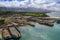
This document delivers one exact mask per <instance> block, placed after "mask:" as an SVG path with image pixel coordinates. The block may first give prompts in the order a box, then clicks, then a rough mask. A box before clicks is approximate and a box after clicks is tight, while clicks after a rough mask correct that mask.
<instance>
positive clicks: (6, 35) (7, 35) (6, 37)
mask: <svg viewBox="0 0 60 40" xmlns="http://www.w3.org/2000/svg"><path fill="white" fill-rule="evenodd" d="M2 36H3V39H4V40H10V39H11V35H10V33H9V31H8V29H7V28H4V29H3V30H2Z"/></svg>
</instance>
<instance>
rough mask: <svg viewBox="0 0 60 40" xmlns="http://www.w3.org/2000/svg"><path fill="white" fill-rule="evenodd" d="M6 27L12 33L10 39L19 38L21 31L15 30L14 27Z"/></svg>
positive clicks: (15, 39)
mask: <svg viewBox="0 0 60 40" xmlns="http://www.w3.org/2000/svg"><path fill="white" fill-rule="evenodd" d="M8 29H9V31H10V33H11V35H12V39H14V40H17V39H18V40H19V39H20V38H21V33H20V32H19V31H18V30H16V28H15V27H9V28H8Z"/></svg>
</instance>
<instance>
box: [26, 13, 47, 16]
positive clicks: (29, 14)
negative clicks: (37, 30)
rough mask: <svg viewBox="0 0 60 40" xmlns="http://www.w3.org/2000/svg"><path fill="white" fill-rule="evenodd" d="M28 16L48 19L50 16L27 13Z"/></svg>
mask: <svg viewBox="0 0 60 40" xmlns="http://www.w3.org/2000/svg"><path fill="white" fill-rule="evenodd" d="M26 16H34V17H48V15H46V14H44V13H26Z"/></svg>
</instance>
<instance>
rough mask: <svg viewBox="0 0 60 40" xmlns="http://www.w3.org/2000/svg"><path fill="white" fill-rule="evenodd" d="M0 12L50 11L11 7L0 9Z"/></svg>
mask: <svg viewBox="0 0 60 40" xmlns="http://www.w3.org/2000/svg"><path fill="white" fill-rule="evenodd" d="M0 11H18V12H50V10H46V9H41V8H40V9H38V8H32V7H28V8H17V7H16V8H13V7H0Z"/></svg>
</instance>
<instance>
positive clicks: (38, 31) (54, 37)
mask: <svg viewBox="0 0 60 40" xmlns="http://www.w3.org/2000/svg"><path fill="white" fill-rule="evenodd" d="M34 24H35V27H31V26H24V27H19V28H18V29H19V30H20V31H21V34H22V37H21V39H20V40H60V24H57V23H55V24H54V26H53V27H49V26H45V25H40V24H38V23H34Z"/></svg>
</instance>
